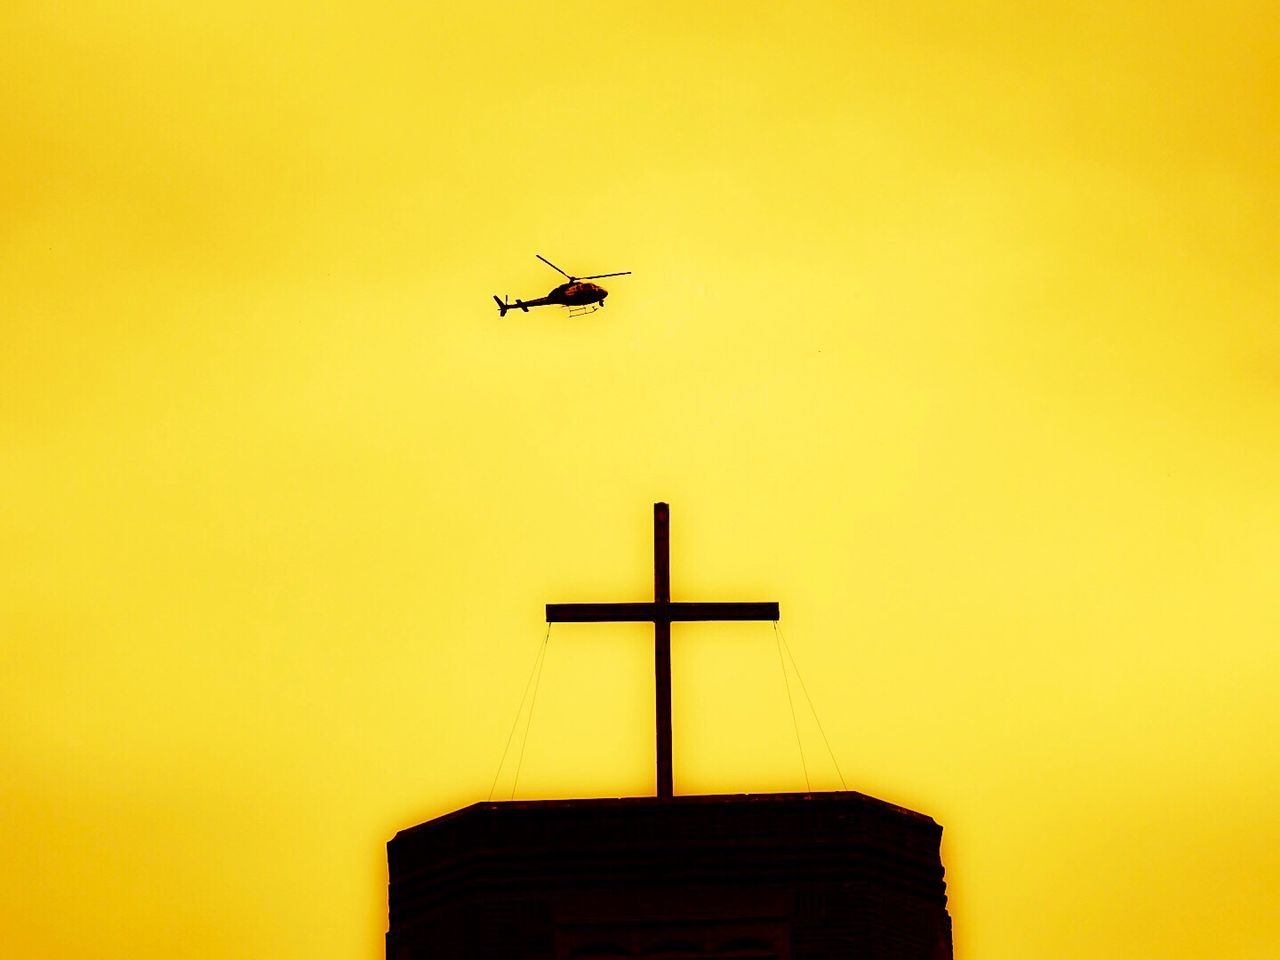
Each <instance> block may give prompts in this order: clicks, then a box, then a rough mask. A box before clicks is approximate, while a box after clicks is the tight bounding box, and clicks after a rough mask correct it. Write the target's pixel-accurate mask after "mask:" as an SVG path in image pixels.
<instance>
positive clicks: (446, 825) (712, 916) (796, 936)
mask: <svg viewBox="0 0 1280 960" xmlns="http://www.w3.org/2000/svg"><path fill="white" fill-rule="evenodd" d="M668 516H669V514H668V509H667V505H666V504H665V503H659V504H655V505H654V601H653V602H652V603H620V604H548V606H547V622H548V623H554V622H565V621H573V622H584V621H620V620H627V621H636V620H639V621H645V622H652V623H653V624H654V638H655V643H654V665H655V675H656V681H657V682H656V700H657V709H656V728H657V739H658V750H657V757H658V796H657V797H647V798H646V797H637V798H626V799H600V800H545V801H519V802H515V801H513V802H504V803H477V804H474V805H473V806H470V807H467V808H465V809H462V810H458V811H456V812H454V813H451V814H448V815H446V816H443V817H439V818H437V819H435V820H431V821H428V822H427V823H423V824H419V825H418V826H416V827H411V828H409V829H407V830H402V831H400V832H399V833H398V834H396V836H395V837H394V838H393V839H392V840H391V842H390V843H389V844H388V845H387V859H388V868H389V870H388V872H389V876H390V891H389V898H388V899H389V915H390V925H389V930H388V933H387V960H463V958H466V960H606V958H609V960H620V958H653V960H659V958H661V960H766V958H768V960H951V958H952V950H951V920H950V917H949V916H948V914H947V908H946V904H947V898H946V884H945V882H944V880H943V868H942V862H941V858H940V850H939V847H940V843H941V838H942V828H941V827H940V826H939V825H938V824H937V823H935V822H934V821H933V820H932V819H931V818H929V817H927V816H925V815H923V814H920V813H914V812H912V811H910V810H906V809H904V808H902V807H897V806H894V805H893V804H890V803H885V802H884V801H882V800H876V799H875V798H873V797H868V796H865V795H863V794H860V793H855V792H852V791H843V792H831V793H802V794H797V793H783V794H749V795H740V796H703V797H695V796H688V797H686V796H681V797H676V796H674V792H673V789H672V775H671V769H672V768H671V623H672V622H673V621H682V620H683V621H687V620H773V621H776V620H777V619H778V617H779V611H778V605H777V604H776V603H673V602H672V601H671V594H670V579H669V563H668V524H669V520H668Z"/></svg>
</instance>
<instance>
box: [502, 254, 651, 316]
mask: <svg viewBox="0 0 1280 960" xmlns="http://www.w3.org/2000/svg"><path fill="white" fill-rule="evenodd" d="M534 256H535V257H537V258H538V259H539V260H541V261H542V262H543V263H545V264H546V265H547V266H548V267H550V268H551V269H552V270H555V271H556V272H557V273H559V274H561V275H563V276H566V277H568V278H569V282H568V283H562V284H560V286H558V287H556V288H555V289H554V290H552V291H551V292H550V293H548V294H547V295H546V296H545V297H539V298H538V299H536V300H521V299H520V298H519V297H517V298H516V302H515V303H508V302H507V301H506V300H499V299H498V298H497V297H496V296H495V297H494V298H493V302H494V303H496V304H497V305H498V316H500V317H505V316H506V315H507V311H508V310H511V309H512V308H514V307H519V308H520V309H521V310H523V311H524V312H525V313H528V312H529V308H530V307H544V306H548V305H550V304H558V305H560V306H562V307H568V308H569V316H571V317H581V316H584V315H586V314H588V313H595V312H596V311H597V310H599V309H600V308H601V307H603V306H604V298H605V297H607V296H608V295H609V291H608V290H605V289H604V288H603V287H599V286H596V284H594V283H585V282H584V281H586V280H602V279H604V278H605V277H625V276H627V275H628V274H629V273H631V271H630V270H623V271H622V272H621V273H597V274H593V275H592V276H589V277H574V276H570V275H569V274H567V273H565V272H564V271H563V270H561V269H560V268H559V267H557V266H556V265H555V264H554V263H552V262H551V261H550V260H548V259H547V258H546V257H544V256H543V255H542V254H540V253H535V254H534Z"/></svg>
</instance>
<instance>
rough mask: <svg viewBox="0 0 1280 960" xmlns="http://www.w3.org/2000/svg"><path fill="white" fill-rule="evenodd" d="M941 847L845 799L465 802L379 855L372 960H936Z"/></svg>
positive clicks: (933, 830) (884, 812)
mask: <svg viewBox="0 0 1280 960" xmlns="http://www.w3.org/2000/svg"><path fill="white" fill-rule="evenodd" d="M941 837H942V828H941V827H940V826H939V825H938V824H937V823H935V822H934V821H933V820H932V819H931V818H929V817H926V816H924V815H923V814H919V813H914V812H912V811H910V810H906V809H903V808H902V807H897V806H894V805H893V804H889V803H885V802H884V801H881V800H876V799H874V798H873V797H868V796H864V795H863V794H860V793H853V792H842V793H812V794H796V793H786V794H757V795H745V796H709V797H675V798H672V799H658V798H647V797H645V798H632V799H620V800H547V801H516V802H510V803H477V804H475V805H473V806H470V807H466V808H465V809H462V810H458V811H456V812H454V813H451V814H448V815H447V816H444V817H440V818H438V819H436V820H431V821H429V822H427V823H423V824H420V825H418V826H416V827H412V828H410V829H408V830H403V831H401V832H400V833H398V834H396V836H395V838H394V839H393V840H392V841H391V842H390V843H389V844H388V862H389V872H390V878H391V884H390V897H389V902H390V930H389V932H388V933H387V960H428V958H430V960H455V958H457V960H461V958H468V960H471V958H475V960H481V958H484V960H488V958H494V960H497V958H510V960H569V958H573V960H605V958H624V957H635V958H640V957H644V958H663V960H695V958H697V960H711V958H715V960H747V958H752V960H763V958H777V960H836V958H841V960H846V958H847V960H855V958H856V960H889V958H893V960H951V956H952V952H951V920H950V917H949V916H948V914H947V909H946V892H945V891H946V884H945V883H944V881H943V870H942V863H941V859H940V857H939V844H940V841H941Z"/></svg>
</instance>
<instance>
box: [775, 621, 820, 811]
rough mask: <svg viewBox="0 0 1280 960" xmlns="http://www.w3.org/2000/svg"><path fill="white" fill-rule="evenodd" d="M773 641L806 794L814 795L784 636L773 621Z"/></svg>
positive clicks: (776, 622)
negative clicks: (785, 691) (788, 666)
mask: <svg viewBox="0 0 1280 960" xmlns="http://www.w3.org/2000/svg"><path fill="white" fill-rule="evenodd" d="M773 639H774V640H775V641H776V642H777V647H778V666H780V667H781V668H782V682H783V684H784V685H785V686H786V688H787V706H789V707H790V708H791V729H793V730H794V731H795V732H796V746H797V747H798V748H799V750H800V766H801V767H802V768H803V769H804V788H805V792H806V793H813V784H812V783H810V782H809V764H808V763H806V762H805V759H804V744H803V743H802V742H801V741H800V724H799V723H797V722H796V704H795V701H794V700H792V699H791V681H790V680H788V679H787V663H786V661H785V660H783V659H782V634H780V633H779V632H778V621H777V620H775V621H773Z"/></svg>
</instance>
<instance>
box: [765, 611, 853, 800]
mask: <svg viewBox="0 0 1280 960" xmlns="http://www.w3.org/2000/svg"><path fill="white" fill-rule="evenodd" d="M773 629H774V630H776V631H777V633H778V639H779V640H781V641H782V646H783V647H785V648H786V651H787V656H788V657H789V658H790V660H791V667H792V669H794V670H795V672H796V679H797V680H799V681H800V689H801V690H802V691H804V698H805V700H806V701H808V704H809V712H810V713H812V714H813V721H814V723H816V724H817V725H818V732H819V733H820V734H822V742H823V743H825V744H826V745H827V753H828V754H829V755H830V757H831V763H832V765H833V766H835V768H836V776H838V777H839V778H840V786H842V787H843V788H844V789H845V790H848V789H849V784H847V783H846V782H845V779H844V773H843V772H841V770H840V761H839V760H837V759H836V752H835V751H834V750H832V749H831V741H830V740H828V739H827V731H826V730H824V729H823V728H822V720H821V719H820V718H819V717H818V709H817V707H815V706H814V705H813V698H812V697H811V696H809V688H808V687H807V686H805V683H804V677H803V675H801V673H800V665H799V664H798V663H796V655H795V654H794V653H792V652H791V644H789V643H787V636H786V634H784V633H783V632H782V625H781V624H779V623H778V621H776V620H775V621H774V622H773Z"/></svg>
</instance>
